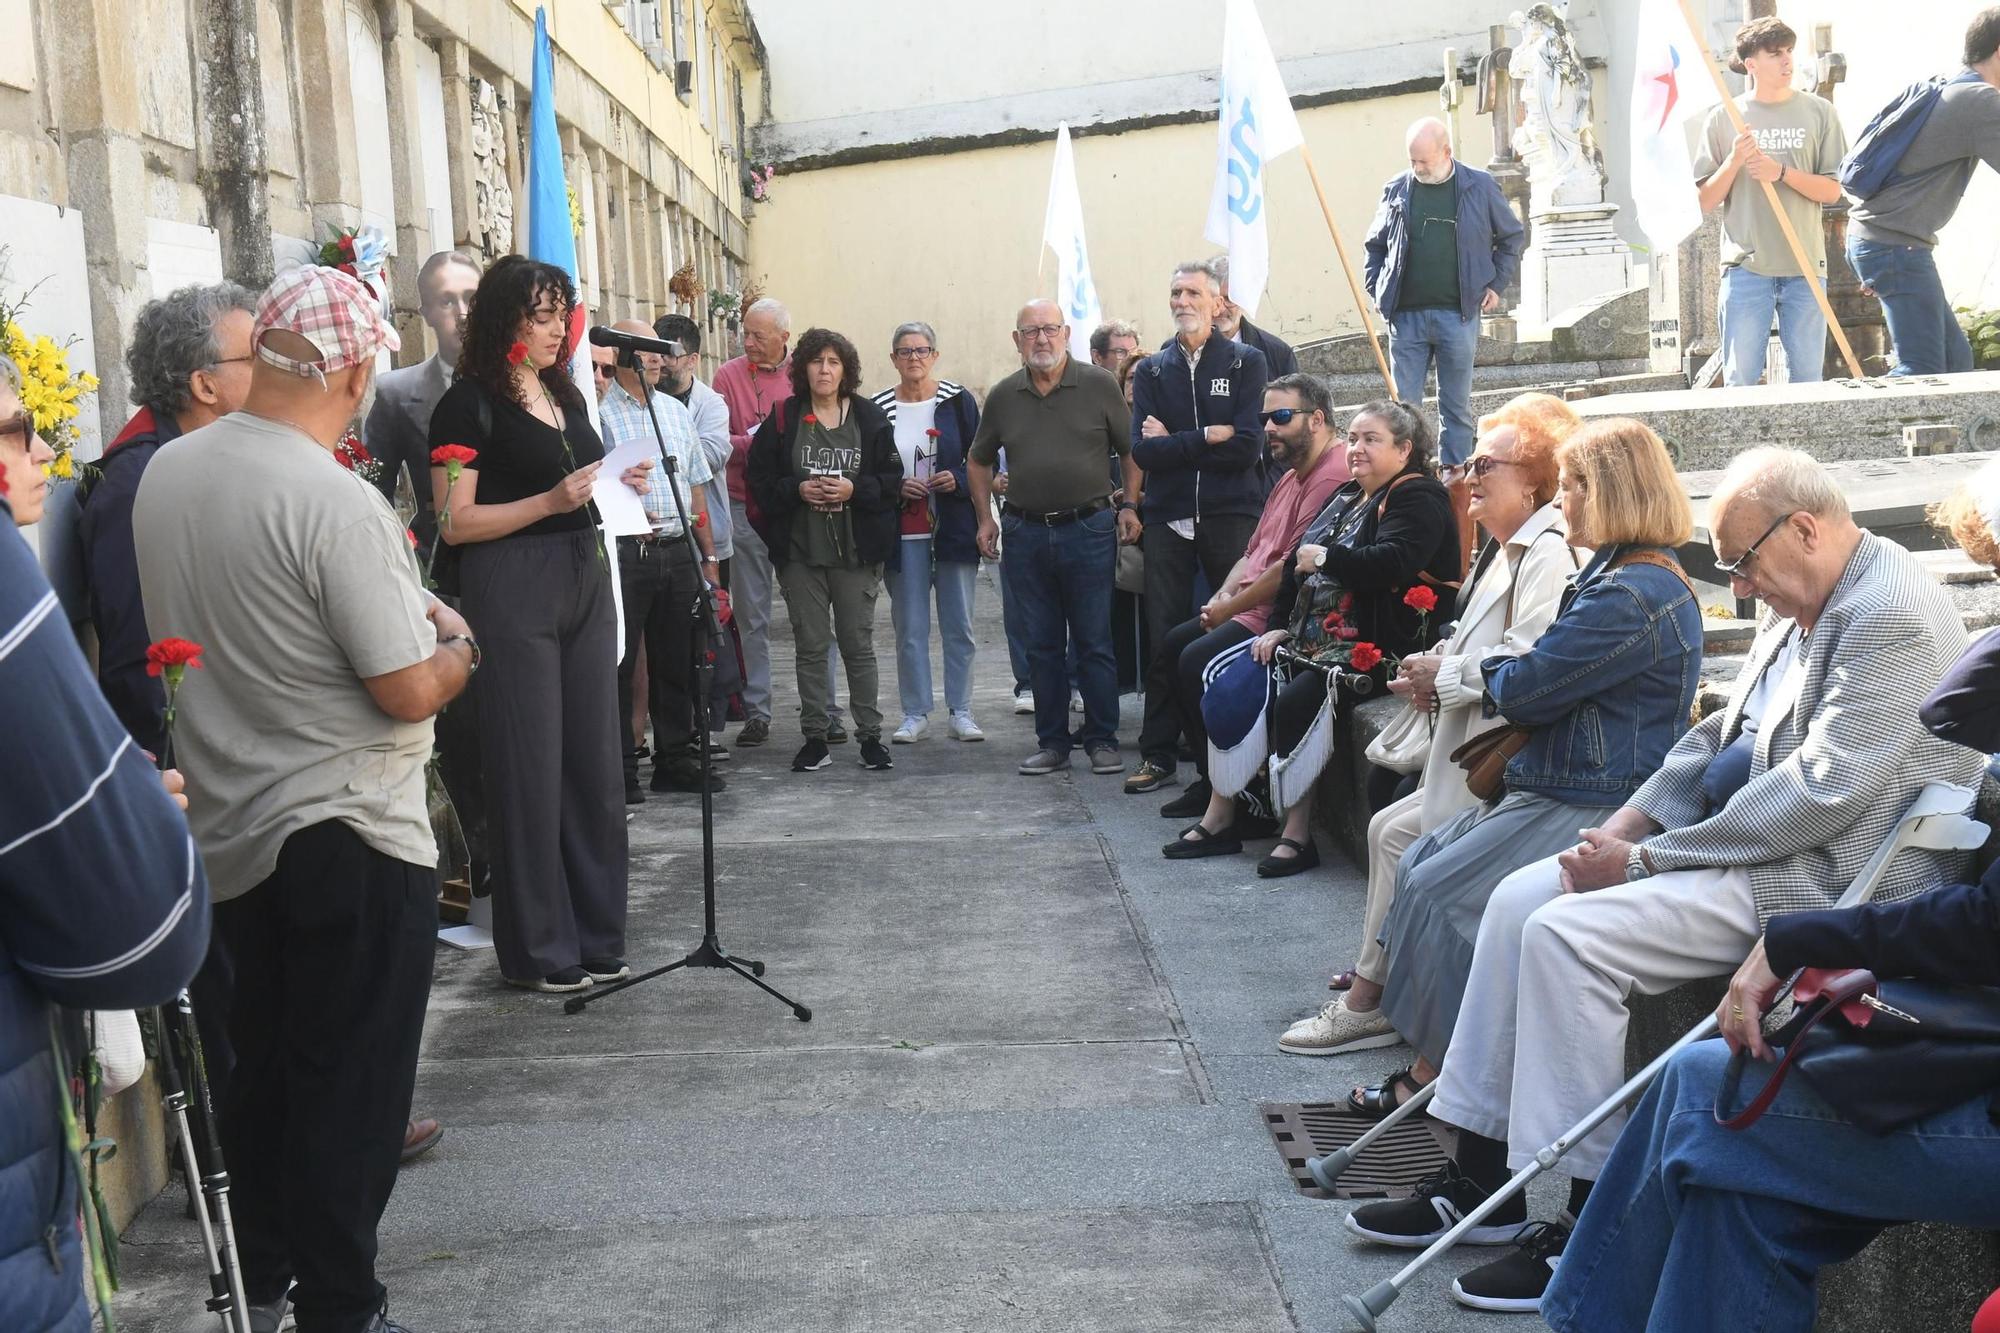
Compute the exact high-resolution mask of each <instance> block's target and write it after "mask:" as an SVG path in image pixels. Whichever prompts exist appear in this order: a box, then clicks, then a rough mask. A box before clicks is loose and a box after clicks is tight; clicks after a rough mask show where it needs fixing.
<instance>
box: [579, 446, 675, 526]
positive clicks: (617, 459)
mask: <svg viewBox="0 0 2000 1333" xmlns="http://www.w3.org/2000/svg"><path fill="white" fill-rule="evenodd" d="M648 459H650V460H652V463H653V474H652V478H651V480H652V482H653V484H654V485H655V486H658V485H662V484H663V480H662V478H661V476H660V468H659V462H660V450H659V447H658V446H657V445H654V444H653V443H651V442H650V441H649V442H647V443H645V444H639V443H637V442H633V443H630V444H621V445H619V446H618V447H617V448H616V449H613V450H612V451H611V452H610V453H608V454H606V455H604V466H603V467H601V468H599V469H598V470H597V480H596V481H595V482H594V483H593V484H592V486H591V490H590V498H591V499H593V500H595V501H597V512H598V514H599V515H600V516H601V517H602V518H603V520H604V531H605V532H606V533H607V534H608V535H610V536H613V537H643V536H645V535H646V534H648V533H650V532H651V531H652V530H653V521H652V520H651V519H650V518H647V517H646V505H645V502H644V501H643V500H641V499H640V498H639V492H637V491H635V490H633V489H632V488H631V487H630V486H627V485H626V484H625V483H624V482H622V481H620V480H619V478H620V477H622V476H623V475H624V474H625V472H626V470H627V469H628V468H631V467H634V466H636V465H637V464H639V463H643V462H646V461H647V460H648Z"/></svg>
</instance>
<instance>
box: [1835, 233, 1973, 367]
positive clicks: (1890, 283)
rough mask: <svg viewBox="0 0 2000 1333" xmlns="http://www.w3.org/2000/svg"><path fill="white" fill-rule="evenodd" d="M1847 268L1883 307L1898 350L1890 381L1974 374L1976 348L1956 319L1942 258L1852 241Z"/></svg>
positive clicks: (1920, 248)
mask: <svg viewBox="0 0 2000 1333" xmlns="http://www.w3.org/2000/svg"><path fill="white" fill-rule="evenodd" d="M1847 262H1848V263H1850V264H1852V265H1854V272H1855V273H1856V275H1857V276H1859V277H1860V279H1861V281H1862V282H1863V283H1864V284H1865V285H1866V286H1867V287H1868V288H1869V290H1871V291H1873V292H1874V293H1875V299H1876V300H1878V301H1880V302H1881V303H1882V314H1883V317H1884V318H1886V319H1887V320H1888V321H1889V339H1890V341H1891V342H1893V343H1894V344H1895V345H1896V366H1895V369H1893V370H1891V371H1890V372H1889V373H1890V374H1891V375H1944V374H1951V373H1955V372H1958V371H1961V370H1970V369H1972V344H1971V343H1970V342H1968V341H1967V340H1966V337H1965V330H1964V329H1961V328H1960V327H1959V326H1958V320H1957V318H1956V317H1955V316H1953V314H1952V313H1951V302H1950V301H1949V300H1947V299H1945V294H1944V283H1943V282H1941V281H1939V279H1938V271H1937V256H1936V255H1935V254H1934V253H1933V252H1932V250H1931V248H1930V247H1929V246H1927V245H1882V244H1879V243H1877V242H1875V241H1857V240H1849V241H1848V242H1847Z"/></svg>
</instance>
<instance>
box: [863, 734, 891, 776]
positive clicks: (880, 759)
mask: <svg viewBox="0 0 2000 1333" xmlns="http://www.w3.org/2000/svg"><path fill="white" fill-rule="evenodd" d="M861 766H862V767H863V768H872V769H875V770H877V771H878V772H879V771H880V770H882V769H885V768H894V767H895V766H896V761H895V760H893V759H891V758H889V747H888V746H886V745H884V744H882V742H881V741H880V740H868V741H863V742H861Z"/></svg>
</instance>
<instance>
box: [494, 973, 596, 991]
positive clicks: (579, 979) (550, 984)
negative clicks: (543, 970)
mask: <svg viewBox="0 0 2000 1333" xmlns="http://www.w3.org/2000/svg"><path fill="white" fill-rule="evenodd" d="M506 980H507V984H508V985H509V986H519V987H520V988H521V989H522V990H535V991H541V992H543V993H544V994H547V995H559V994H562V993H564V992H567V991H579V990H587V989H589V987H590V973H588V972H586V971H584V970H583V969H582V968H580V967H565V968H559V969H557V970H556V971H554V972H551V973H549V974H548V975H547V976H545V977H531V978H529V979H527V980H525V981H523V980H521V979H519V978H517V977H508V978H507V979H506Z"/></svg>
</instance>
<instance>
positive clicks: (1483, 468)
mask: <svg viewBox="0 0 2000 1333" xmlns="http://www.w3.org/2000/svg"><path fill="white" fill-rule="evenodd" d="M1516 466H1519V465H1518V464H1516V463H1515V462H1514V460H1513V459H1511V458H1495V457H1493V455H1491V454H1479V455H1476V456H1475V457H1474V458H1473V459H1472V460H1471V461H1470V462H1468V463H1467V464H1466V465H1465V470H1466V471H1467V472H1470V473H1471V474H1472V475H1473V476H1475V477H1483V476H1485V475H1486V474H1487V473H1489V472H1491V471H1492V470H1493V469H1494V468H1496V467H1516Z"/></svg>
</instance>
